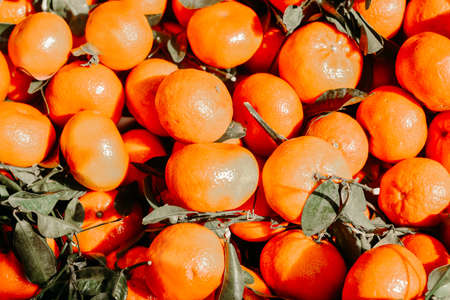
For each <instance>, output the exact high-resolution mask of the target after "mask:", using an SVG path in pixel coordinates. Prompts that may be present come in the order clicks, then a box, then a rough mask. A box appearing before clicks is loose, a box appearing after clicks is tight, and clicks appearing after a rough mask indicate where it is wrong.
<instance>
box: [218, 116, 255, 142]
mask: <svg viewBox="0 0 450 300" xmlns="http://www.w3.org/2000/svg"><path fill="white" fill-rule="evenodd" d="M246 132H247V129H246V128H245V127H244V126H242V124H241V123H239V122H236V121H231V123H230V125H229V126H228V128H227V130H226V131H225V133H224V134H223V135H222V136H221V137H220V139H218V140H217V141H216V143H223V142H225V141H227V140H230V139H240V138H243V137H244V136H245V134H246Z"/></svg>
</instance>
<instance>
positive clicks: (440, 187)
mask: <svg viewBox="0 0 450 300" xmlns="http://www.w3.org/2000/svg"><path fill="white" fill-rule="evenodd" d="M449 204H450V175H449V173H448V172H447V170H446V169H445V168H444V167H443V166H442V165H441V164H440V163H438V162H436V161H434V160H431V159H428V158H417V157H416V158H409V159H405V160H403V161H401V162H399V163H398V164H396V165H395V166H393V167H392V168H390V169H389V170H388V171H387V172H386V173H385V174H384V175H383V177H382V179H381V185H380V195H379V197H378V205H379V207H380V208H381V210H382V211H383V212H384V213H385V214H386V216H387V217H388V218H389V220H391V221H392V222H393V223H394V224H396V225H405V226H414V227H426V226H434V225H437V224H438V223H439V221H440V219H439V214H440V213H441V212H442V211H444V210H445V209H446V208H447V206H448V205H449Z"/></svg>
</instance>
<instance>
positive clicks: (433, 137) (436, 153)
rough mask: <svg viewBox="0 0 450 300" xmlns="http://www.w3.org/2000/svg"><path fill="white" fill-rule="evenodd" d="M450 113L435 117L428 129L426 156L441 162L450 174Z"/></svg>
mask: <svg viewBox="0 0 450 300" xmlns="http://www.w3.org/2000/svg"><path fill="white" fill-rule="evenodd" d="M449 132H450V112H442V113H440V114H438V115H437V116H435V117H434V119H433V121H432V122H431V124H430V127H428V140H427V144H426V148H425V150H426V154H427V157H428V158H431V159H434V160H436V161H438V162H440V163H441V164H442V165H443V166H444V167H445V168H446V169H447V171H449V172H450V156H449V155H448V153H449V151H450V135H449Z"/></svg>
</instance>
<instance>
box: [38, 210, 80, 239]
mask: <svg viewBox="0 0 450 300" xmlns="http://www.w3.org/2000/svg"><path fill="white" fill-rule="evenodd" d="M37 226H38V230H39V232H40V233H41V234H42V235H43V236H45V237H47V238H58V237H62V236H65V235H68V234H71V233H76V232H80V231H81V228H80V227H78V226H75V225H73V224H71V223H69V222H66V221H64V220H61V219H59V218H55V217H52V216H45V215H41V214H38V221H37Z"/></svg>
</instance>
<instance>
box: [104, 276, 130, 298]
mask: <svg viewBox="0 0 450 300" xmlns="http://www.w3.org/2000/svg"><path fill="white" fill-rule="evenodd" d="M107 290H108V292H109V293H110V294H111V295H112V297H113V298H114V300H126V299H127V294H128V286H127V277H126V276H125V273H124V272H122V271H121V272H116V273H114V275H112V277H111V279H110V280H109V281H108V286H107Z"/></svg>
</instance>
